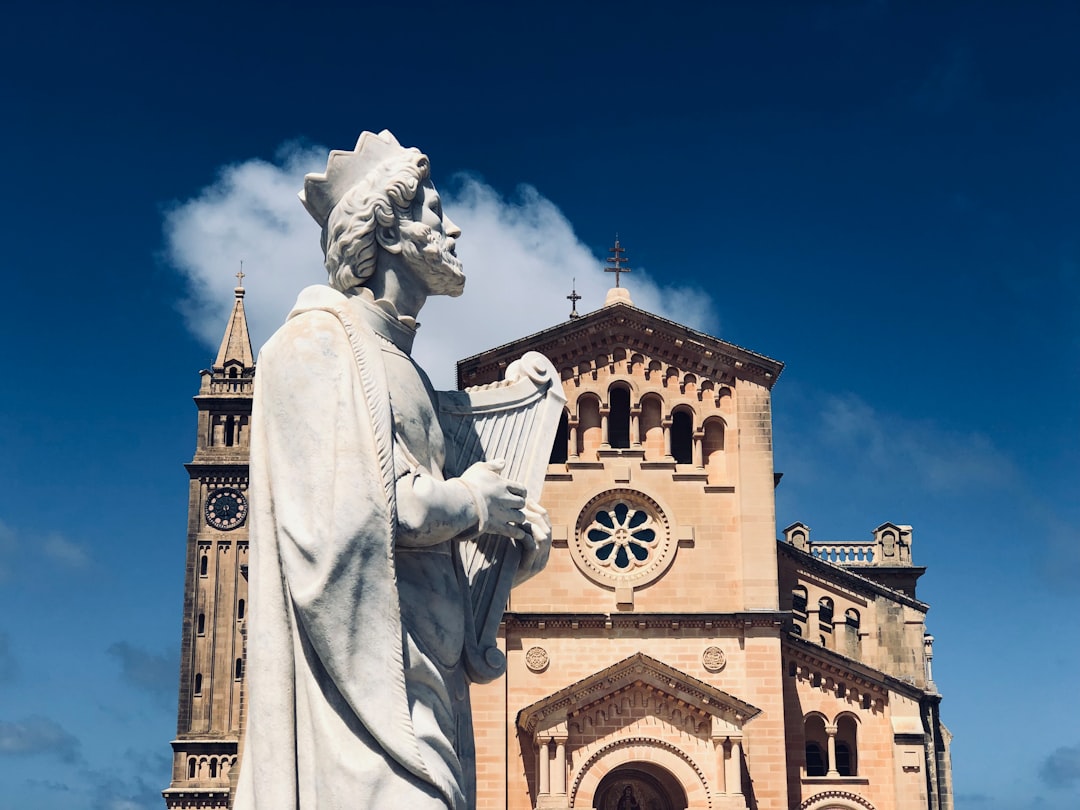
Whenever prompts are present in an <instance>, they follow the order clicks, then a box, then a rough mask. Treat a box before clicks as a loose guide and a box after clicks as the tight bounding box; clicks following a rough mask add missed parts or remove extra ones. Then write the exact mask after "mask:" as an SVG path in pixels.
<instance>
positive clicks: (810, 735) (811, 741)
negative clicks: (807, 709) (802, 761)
mask: <svg viewBox="0 0 1080 810" xmlns="http://www.w3.org/2000/svg"><path fill="white" fill-rule="evenodd" d="M804 728H805V731H806V735H805V736H806V775H807V776H825V774H827V773H828V772H829V761H828V751H829V738H828V735H827V734H826V733H825V720H824V718H822V717H821V716H820V715H817V714H812V715H810V716H809V717H807V718H806V723H805V726H804Z"/></svg>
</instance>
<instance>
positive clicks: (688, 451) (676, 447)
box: [671, 411, 694, 464]
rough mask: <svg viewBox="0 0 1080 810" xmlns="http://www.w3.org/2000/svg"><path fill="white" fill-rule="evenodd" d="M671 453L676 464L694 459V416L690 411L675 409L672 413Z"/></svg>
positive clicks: (687, 462) (686, 462) (689, 462)
mask: <svg viewBox="0 0 1080 810" xmlns="http://www.w3.org/2000/svg"><path fill="white" fill-rule="evenodd" d="M671 455H672V457H674V459H675V463H676V464H692V463H693V461H694V417H693V416H691V415H690V412H689V411H675V413H673V414H672V415H671Z"/></svg>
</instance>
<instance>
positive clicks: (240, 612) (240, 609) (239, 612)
mask: <svg viewBox="0 0 1080 810" xmlns="http://www.w3.org/2000/svg"><path fill="white" fill-rule="evenodd" d="M244 607H245V606H244V600H243V599H241V600H240V601H239V602H237V603H236V618H237V619H242V618H244Z"/></svg>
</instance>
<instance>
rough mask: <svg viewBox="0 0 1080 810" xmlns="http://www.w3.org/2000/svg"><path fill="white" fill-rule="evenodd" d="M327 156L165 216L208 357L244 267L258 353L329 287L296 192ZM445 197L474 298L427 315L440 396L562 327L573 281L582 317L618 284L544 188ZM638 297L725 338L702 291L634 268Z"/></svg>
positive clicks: (282, 163)
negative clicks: (508, 345)
mask: <svg viewBox="0 0 1080 810" xmlns="http://www.w3.org/2000/svg"><path fill="white" fill-rule="evenodd" d="M326 154H327V150H326V149H324V148H321V147H312V148H303V149H301V148H298V147H295V146H292V147H285V148H283V149H282V151H281V152H280V154H279V157H278V160H277V162H276V163H267V162H265V161H258V160H251V161H246V162H244V163H240V164H237V165H234V166H229V167H226V168H224V169H223V170H222V171H221V173H220V175H219V177H218V179H217V180H216V181H215V182H214V183H213V184H211V185H210V186H208V187H207V188H206V189H204V190H203V192H202V193H201V194H200V195H199V196H197V197H196V198H194V199H191V200H187V201H184V202H182V203H178V204H176V205H175V206H173V207H172V208H171V209H170V210H169V211H168V212H167V214H166V218H165V236H166V242H167V248H166V257H167V258H168V260H169V261H170V262H171V263H172V264H173V265H174V266H175V267H176V268H177V269H179V270H180V271H181V272H182V273H183V274H184V275H185V276H187V278H188V279H189V281H190V283H191V296H190V298H189V300H188V301H187V302H186V304H185V305H184V311H185V313H186V315H187V318H188V323H189V325H190V326H191V328H192V330H193V331H194V332H195V334H196V335H198V336H199V337H200V338H201V339H202V340H203V342H204V343H206V344H207V346H208V347H211V348H216V347H217V346H218V344H219V342H220V340H221V336H222V333H223V331H224V324H225V318H226V314H227V311H228V308H229V307H230V306H231V305H232V295H231V290H232V287H233V286H234V285H235V279H234V278H233V273H235V272H236V269H237V268H238V267H239V264H240V261H241V260H244V268H245V272H247V273H248V278H247V280H246V282H245V283H246V285H247V286H248V289H249V292H248V295H247V297H246V298H245V300H244V304H245V309H246V312H247V314H248V320H249V325H250V328H251V333H252V340H253V343H254V344H255V349H256V351H257V350H258V347H259V345H261V343H262V342H263V341H265V340H266V338H267V337H269V336H270V334H271V333H272V332H273V331H274V330H275V329H276V328H277V327H278V326H279V325H280V324H281V323H282V322H283V321H284V318H285V315H286V314H287V313H288V311H289V309H290V307H291V306H292V304H293V302H294V301H295V299H296V294H297V293H298V292H299V291H300V290H301V289H302V288H303V287H305V286H308V285H310V284H320V283H324V282H325V277H326V274H325V271H324V270H323V268H322V253H321V251H320V249H319V232H318V228H317V226H316V225H315V223H314V222H313V221H312V220H311V218H310V217H309V216H308V214H307V212H306V211H304V209H303V207H302V206H301V205H300V203H299V201H298V200H297V199H296V192H297V191H298V190H299V189H300V188H301V186H302V184H303V175H304V174H305V172H309V171H319V170H322V169H323V168H324V167H325V165H326V163H325V162H326ZM440 190H441V191H442V192H443V194H444V198H445V207H446V210H447V212H448V213H449V214H450V216H451V217H452V218H453V219H454V220H455V221H456V222H457V224H458V225H460V226H461V228H462V231H463V236H462V239H461V241H460V242H459V243H458V254H459V256H460V257H461V259H462V261H463V263H464V265H465V272H466V274H467V275H468V278H469V280H468V284H467V285H466V290H465V294H464V296H462V297H461V298H459V299H433V300H432V301H430V302H429V303H428V304H427V306H426V307H425V308H424V310H423V311H422V312H421V313H420V321H421V323H422V325H423V326H422V329H421V330H420V334H419V336H418V338H417V345H416V356H417V359H418V361H419V362H420V364H421V365H423V366H424V368H425V369H426V370H427V371H428V372H429V373H430V374H431V375H432V377H433V379H434V380H435V382H436V384H437V385H440V386H443V387H448V386H451V385H452V384H453V379H454V377H453V368H454V365H453V364H454V362H455V361H456V360H458V359H460V358H462V357H466V356H468V355H470V354H474V353H476V352H479V351H482V350H484V349H487V348H490V347H492V346H495V345H498V344H500V343H504V342H506V341H508V340H513V339H514V338H517V337H522V336H524V335H526V334H529V333H530V332H533V331H537V330H540V329H544V328H546V327H549V326H553V325H555V324H557V323H559V322H561V321H564V320H565V319H566V317H567V315H568V313H569V311H570V304H569V302H568V301H567V300H566V296H567V295H568V294H569V293H570V290H571V285H572V284H573V283H574V279H575V278H576V279H577V282H576V283H577V290H578V293H579V294H580V295H581V296H582V301H581V303H580V305H579V310H580V311H583V312H585V311H590V310H593V309H598V308H599V307H600V306H602V305H603V301H604V296H605V294H606V292H607V289H608V288H609V287H610V286H611V276H608V275H605V274H604V273H602V272H601V271H600V268H601V266H602V264H603V262H602V260H601V258H598V257H596V256H594V255H593V254H592V252H591V251H590V250H589V249H588V247H586V246H585V245H584V244H583V243H582V242H581V241H580V240H579V239H578V238H577V236H576V235H575V233H574V230H573V227H572V226H571V224H570V223H569V221H567V219H566V217H565V216H563V214H562V212H561V211H560V210H559V209H558V207H557V206H556V205H555V204H554V203H552V202H551V201H550V200H548V199H546V198H545V197H544V196H543V195H542V194H541V193H540V192H539V191H537V189H535V188H533V187H531V186H521V187H519V188H518V189H517V190H516V191H515V192H514V194H513V195H512V196H510V197H504V196H502V195H501V194H499V193H498V192H497V191H495V190H494V189H492V188H491V187H490V186H487V185H485V184H484V183H482V182H481V181H479V180H478V179H476V178H475V177H471V176H469V175H467V174H463V175H459V176H456V177H454V178H453V179H452V180H451V181H450V182H449V183H448V184H447V185H446V186H445V187H444V188H442V189H440ZM629 247H630V248H631V249H632V247H633V246H632V245H631V246H629ZM631 258H632V256H631ZM628 286H629V287H630V290H631V293H632V295H633V298H634V302H635V304H636V305H637V306H639V307H642V308H643V309H648V310H651V311H653V312H656V313H658V314H661V315H665V316H666V317H669V318H672V319H675V320H678V321H679V322H680V323H686V324H688V325H690V326H695V327H697V328H700V329H703V330H706V331H715V330H716V329H717V328H718V325H717V323H716V319H715V315H714V313H713V308H712V302H711V301H710V299H709V298H708V296H707V295H706V294H705V293H704V292H703V291H701V290H699V289H692V288H686V287H677V286H665V285H660V284H657V283H655V282H654V281H653V280H652V279H651V278H650V277H649V274H648V272H647V269H645V268H635V271H634V274H633V276H631V277H630V283H629V285H628Z"/></svg>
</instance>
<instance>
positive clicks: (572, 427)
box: [566, 416, 578, 458]
mask: <svg viewBox="0 0 1080 810" xmlns="http://www.w3.org/2000/svg"><path fill="white" fill-rule="evenodd" d="M566 424H567V427H568V428H569V430H567V431H566V432H567V434H568V439H567V441H569V442H570V446H569V447H568V448H566V449H567V451H568V452H567V454H566V457H567V458H577V457H578V451H577V448H578V433H577V429H578V419H577V417H576V416H571V417H570V418H569V419H567V420H566Z"/></svg>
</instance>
